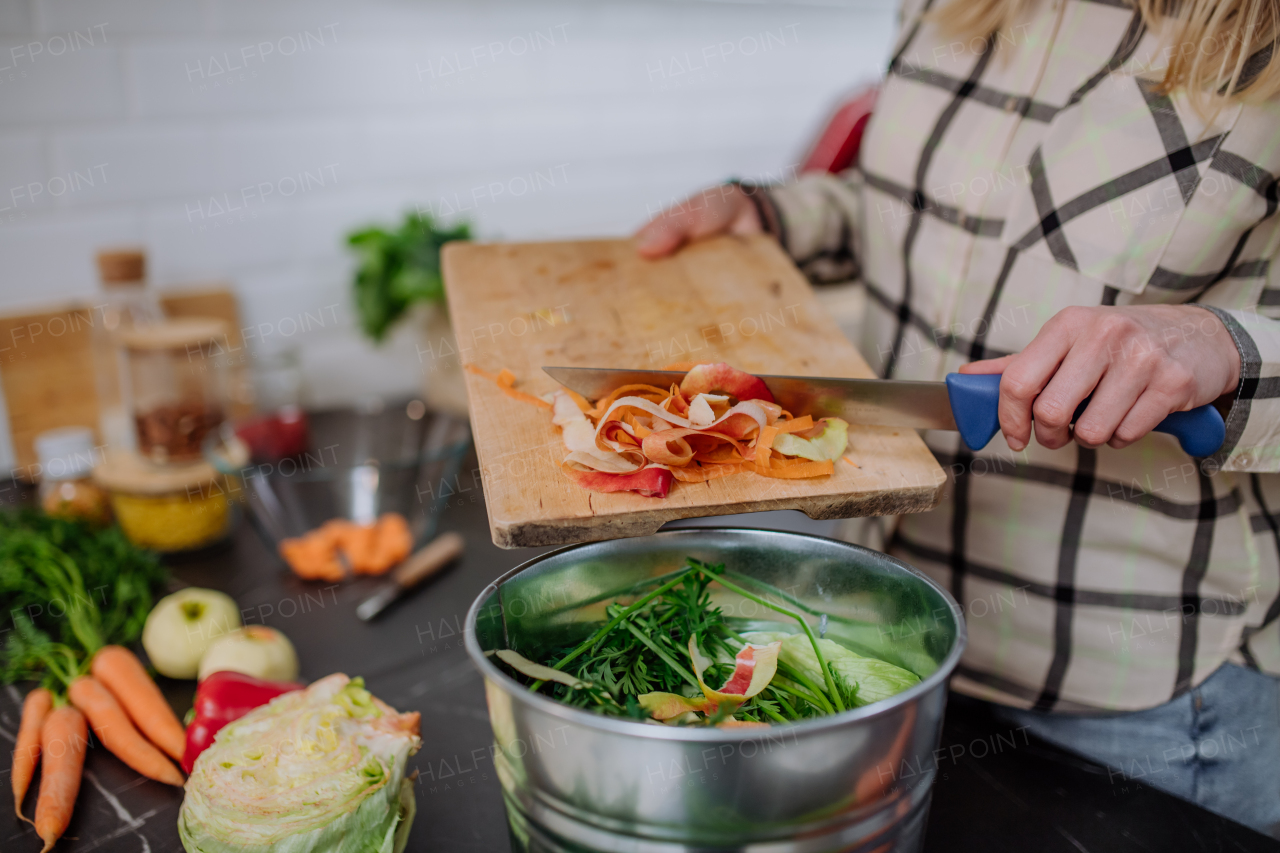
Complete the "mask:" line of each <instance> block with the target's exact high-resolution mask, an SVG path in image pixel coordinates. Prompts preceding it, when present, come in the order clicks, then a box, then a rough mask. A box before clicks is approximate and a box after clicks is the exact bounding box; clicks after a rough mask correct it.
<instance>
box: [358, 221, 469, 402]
mask: <svg viewBox="0 0 1280 853" xmlns="http://www.w3.org/2000/svg"><path fill="white" fill-rule="evenodd" d="M469 239H471V227H470V225H468V224H467V223H465V222H463V223H458V224H456V225H453V226H451V227H445V226H442V225H439V224H437V223H436V222H435V221H434V220H432V218H431V217H430V216H427V215H424V214H422V213H418V212H410V213H408V214H406V215H405V218H404V221H403V222H402V223H401V224H400V227H399V228H397V229H396V230H393V231H389V230H387V229H386V228H382V227H378V226H374V227H370V228H364V229H361V230H359V231H354V232H352V233H351V234H348V235H347V245H349V246H350V247H351V248H352V249H353V250H354V251H355V253H356V254H357V256H358V257H359V260H360V265H359V267H357V269H356V276H355V281H354V282H353V287H354V292H355V302H356V312H357V314H358V315H359V317H360V326H361V328H362V329H363V330H364V332H365V334H366V335H368V336H369V337H370V338H372V339H373V340H374V341H376V342H381V341H382V340H384V339H385V338H386V336H387V332H388V331H389V330H390V329H391V327H392V326H393V325H395V323H396V322H397V321H398V320H400V319H401V317H403V316H404V315H405V313H406V312H409V311H410V309H411V308H413V309H415V310H414V312H413V313H415V314H420V315H421V316H422V333H423V335H424V336H425V344H426V345H425V346H423V347H419V352H420V353H421V361H422V368H423V375H424V387H423V394H424V397H425V399H426V401H427V404H428V405H430V406H431V407H432V408H435V409H438V410H441V411H449V412H455V413H458V414H462V415H465V414H466V413H467V389H466V383H465V381H464V380H463V377H462V360H461V357H460V355H459V353H458V342H457V339H456V338H455V337H454V334H453V330H452V327H451V326H450V325H449V315H448V310H447V306H446V304H445V298H444V279H443V278H442V277H441V274H440V248H441V247H442V246H443V245H444V244H445V243H448V242H449V241H451V240H469ZM419 306H420V307H419Z"/></svg>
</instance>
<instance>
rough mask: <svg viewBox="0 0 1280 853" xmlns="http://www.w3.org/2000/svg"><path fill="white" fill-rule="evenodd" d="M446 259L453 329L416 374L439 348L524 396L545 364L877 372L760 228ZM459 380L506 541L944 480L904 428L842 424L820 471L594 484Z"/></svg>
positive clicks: (836, 504)
mask: <svg viewBox="0 0 1280 853" xmlns="http://www.w3.org/2000/svg"><path fill="white" fill-rule="evenodd" d="M442 265H443V271H444V280H445V289H446V292H447V295H448V300H449V312H450V316H451V318H452V320H453V329H454V335H453V338H451V339H440V340H431V341H427V342H426V346H424V347H422V351H421V359H422V361H423V366H424V369H426V370H428V371H430V370H431V369H432V368H433V367H439V366H440V365H442V364H444V363H447V360H451V359H452V360H457V359H460V360H461V361H462V363H463V364H474V365H476V366H477V367H479V368H480V369H482V370H485V371H488V372H490V373H497V372H498V371H500V370H502V369H503V368H506V369H509V370H511V371H512V372H513V373H514V374H515V375H516V377H517V384H516V388H517V389H518V390H521V391H524V392H527V393H529V394H533V395H535V396H541V395H543V394H546V393H548V392H550V391H553V390H555V389H556V388H557V387H558V386H557V383H556V382H554V381H553V380H552V379H551V378H550V377H548V376H546V375H545V374H544V373H543V372H542V367H543V366H544V365H563V366H570V367H574V366H582V367H617V368H651V369H657V368H661V367H663V366H664V365H667V364H670V363H673V362H681V361H723V362H727V363H728V364H731V365H733V366H734V367H738V368H741V369H743V370H746V371H749V372H753V373H772V374H789V375H804V376H846V377H872V376H874V374H873V372H872V371H871V369H870V368H869V367H868V365H867V363H866V361H864V360H863V358H862V357H861V356H860V355H859V354H858V352H857V350H855V349H854V347H853V345H852V344H851V343H849V341H848V340H847V339H846V338H845V337H844V335H843V334H841V332H840V330H839V329H838V328H837V327H836V324H835V322H834V321H832V320H831V318H830V317H829V316H827V315H826V314H825V313H824V312H823V311H822V309H821V307H820V305H819V304H818V302H817V300H816V299H815V298H814V295H813V292H812V290H811V289H810V287H809V284H808V282H807V281H806V280H805V278H804V276H803V275H802V274H801V273H800V271H799V270H798V269H796V267H795V266H794V265H793V264H792V263H791V261H790V260H789V259H788V258H787V257H786V255H785V254H783V252H782V250H781V249H780V248H779V247H778V245H777V244H776V243H775V242H774V240H773V239H772V238H770V237H765V236H757V237H720V238H716V239H713V240H707V241H705V242H701V243H697V244H694V245H692V246H689V247H687V248H685V249H684V250H682V251H680V252H679V253H677V254H676V255H674V256H673V257H670V258H666V259H663V260H658V261H647V260H643V259H641V258H640V257H639V256H638V255H637V254H636V251H635V248H634V246H633V244H632V243H631V242H630V241H628V240H586V241H577V242H563V243H515V244H502V243H493V244H476V243H451V244H449V245H447V246H446V247H445V248H444V252H443V256H442ZM467 389H468V394H469V396H470V408H471V425H472V431H473V433H474V435H475V443H476V450H477V454H478V457H479V463H480V467H479V471H478V472H472V474H471V475H470V476H471V477H472V478H474V479H475V480H478V481H482V482H483V486H484V492H485V500H486V503H487V505H488V510H489V526H490V529H491V531H492V534H493V541H494V542H495V543H496V544H497V545H499V546H500V547H503V548H521V547H534V546H542V545H564V544H570V543H574V542H591V541H597V540H602V539H616V538H621V537H627V536H644V535H648V534H651V533H654V532H656V531H657V530H658V528H659V527H661V526H662V524H664V523H665V522H667V521H671V520H673V519H677V518H691V517H701V516H712V515H726V514H730V513H740V512H759V511H763V510H777V509H798V510H801V511H802V512H804V513H805V514H806V515H808V516H809V517H811V518H815V519H823V518H851V517H855V516H867V515H891V514H897V513H906V512H921V511H923V510H927V509H930V508H932V507H934V506H935V505H936V504H937V503H938V501H939V499H940V498H941V494H942V488H943V485H944V483H945V482H946V475H945V474H944V473H943V471H942V469H941V467H939V465H938V463H937V461H936V460H935V459H934V458H933V455H932V454H931V453H930V452H929V450H928V448H926V447H925V444H924V442H923V441H922V440H921V439H920V437H919V436H918V435H917V434H916V433H915V432H914V431H913V430H909V429H898V428H893V427H870V426H853V427H851V428H850V431H849V449H848V452H847V454H846V455H847V457H848V458H849V459H851V460H853V461H854V462H855V463H856V466H857V467H855V465H854V464H850V463H849V462H846V461H843V460H842V461H839V462H837V463H836V466H835V473H834V474H833V475H831V476H828V477H818V478H814V479H808V480H778V479H770V478H766V477H761V476H759V475H757V474H754V473H742V474H734V475H731V476H727V477H722V478H720V479H716V480H711V481H708V482H706V483H700V484H687V483H677V484H676V486H675V487H674V488H673V489H672V490H671V493H670V494H669V495H668V496H667V497H666V498H650V497H644V496H642V495H639V494H635V493H632V492H614V493H609V494H603V493H599V492H590V491H587V490H585V489H583V488H581V487H579V486H577V485H576V484H574V483H573V482H571V481H570V480H569V479H568V478H567V477H566V476H565V475H564V474H563V473H562V472H561V471H560V467H559V465H560V462H561V460H562V459H563V458H564V456H565V455H566V451H565V448H564V445H563V444H562V442H561V439H560V435H559V429H558V428H557V427H555V426H554V425H553V424H552V423H551V413H550V412H549V411H548V410H546V409H543V408H539V407H537V406H535V405H531V404H529V403H527V402H522V401H520V400H517V399H513V398H512V397H510V396H508V395H506V394H504V393H503V392H502V390H501V389H499V388H498V386H497V385H496V384H495V383H494V382H492V381H490V380H489V379H487V378H485V377H483V376H479V375H475V374H472V373H468V374H467ZM795 414H797V415H800V414H804V413H803V412H796V413H795ZM464 476H466V475H464ZM466 486H467V484H465V483H464V484H441V488H442V489H451V488H463V487H466Z"/></svg>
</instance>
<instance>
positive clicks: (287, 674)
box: [200, 625, 298, 681]
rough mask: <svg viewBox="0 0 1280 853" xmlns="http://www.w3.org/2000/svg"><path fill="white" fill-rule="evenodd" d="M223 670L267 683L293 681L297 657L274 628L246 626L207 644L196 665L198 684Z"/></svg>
mask: <svg viewBox="0 0 1280 853" xmlns="http://www.w3.org/2000/svg"><path fill="white" fill-rule="evenodd" d="M223 670H230V671H232V672H242V673H244V674H245V675H252V676H253V677H254V678H262V679H265V680H267V681H295V680H296V679H297V678H298V655H297V653H296V652H294V650H293V643H290V642H289V638H288V637H286V636H285V635H284V634H282V633H280V632H279V631H277V630H276V629H275V628H268V627H266V626H264V625H250V626H248V627H246V628H241V629H240V630H238V631H232V632H231V633H229V634H223V635H222V636H221V637H218V638H217V639H216V640H214V641H213V642H212V643H210V644H209V650H208V651H206V652H205V653H204V658H202V659H201V661H200V680H201V681H204V680H205V678H207V677H208V676H209V675H211V674H213V673H215V672H221V671H223Z"/></svg>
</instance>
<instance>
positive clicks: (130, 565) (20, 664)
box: [0, 510, 168, 683]
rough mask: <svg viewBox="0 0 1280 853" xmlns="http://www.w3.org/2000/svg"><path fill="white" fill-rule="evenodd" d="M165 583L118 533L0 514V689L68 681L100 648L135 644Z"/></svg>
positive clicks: (152, 562) (146, 556)
mask: <svg viewBox="0 0 1280 853" xmlns="http://www.w3.org/2000/svg"><path fill="white" fill-rule="evenodd" d="M167 579H168V572H167V571H166V570H165V569H164V567H163V566H162V565H161V564H160V561H159V559H158V558H157V557H156V555H155V554H153V553H151V552H149V551H144V550H142V549H140V548H138V547H136V546H134V545H133V544H131V543H130V542H129V541H128V540H127V539H125V538H124V535H123V534H122V533H121V532H120V529H119V528H116V527H109V528H105V529H102V528H96V527H92V526H89V525H87V524H84V523H82V522H79V521H72V520H68V519H59V518H53V517H51V516H48V515H45V514H43V513H41V512H37V511H35V510H24V511H20V512H0V640H3V645H2V648H0V682H4V683H12V682H14V681H22V680H27V679H35V678H39V677H40V676H41V673H42V670H43V671H44V672H46V673H47V674H48V675H50V676H56V677H57V678H58V680H61V681H64V682H65V681H67V680H68V678H66V677H65V676H67V675H69V674H70V675H72V677H74V674H76V673H75V669H76V667H77V666H82V665H83V664H84V663H85V662H87V661H88V660H90V659H91V658H92V657H93V654H94V653H95V652H96V651H98V649H100V648H101V647H102V646H104V645H107V644H111V643H117V644H121V645H124V644H128V643H131V642H133V641H134V640H136V639H137V638H138V635H139V634H141V633H142V626H143V624H144V623H145V622H146V619H147V614H148V613H150V612H151V605H152V604H153V603H154V602H155V596H156V594H157V593H158V592H160V591H161V590H162V589H163V588H164V586H165V582H166V581H167Z"/></svg>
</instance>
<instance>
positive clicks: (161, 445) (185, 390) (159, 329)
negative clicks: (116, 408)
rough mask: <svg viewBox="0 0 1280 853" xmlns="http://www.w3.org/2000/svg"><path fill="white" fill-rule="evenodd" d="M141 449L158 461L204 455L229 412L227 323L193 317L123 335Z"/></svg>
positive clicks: (180, 460)
mask: <svg viewBox="0 0 1280 853" xmlns="http://www.w3.org/2000/svg"><path fill="white" fill-rule="evenodd" d="M120 341H121V344H122V346H123V350H124V360H125V371H124V377H123V378H124V380H125V386H126V392H127V393H126V400H127V402H128V408H129V413H130V415H131V416H132V418H133V423H134V432H135V436H136V438H137V448H138V453H139V454H141V455H142V456H143V457H144V458H146V459H147V460H149V461H150V462H152V463H155V464H157V465H166V464H170V463H183V462H191V461H194V460H198V459H200V457H201V444H202V443H203V441H204V438H205V436H206V435H208V434H209V432H211V431H212V430H215V429H217V428H218V426H219V425H220V424H221V423H222V421H223V419H224V418H225V417H226V411H227V360H226V355H227V347H228V343H227V326H226V324H225V323H223V322H222V321H221V320H214V319H209V318H203V317H187V318H182V319H176V320H166V321H164V322H163V323H156V324H153V325H150V326H145V327H138V328H135V329H132V330H130V331H128V332H125V333H124V334H122V335H121V336H120Z"/></svg>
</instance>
